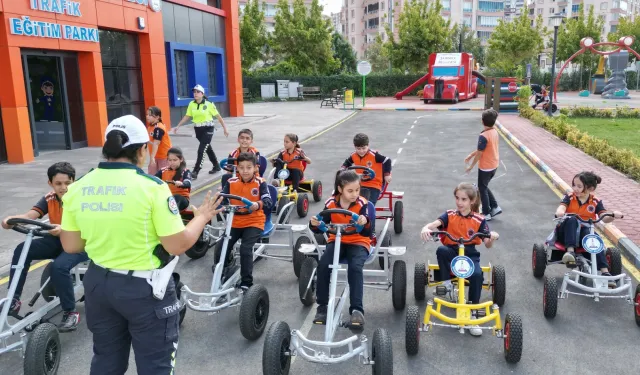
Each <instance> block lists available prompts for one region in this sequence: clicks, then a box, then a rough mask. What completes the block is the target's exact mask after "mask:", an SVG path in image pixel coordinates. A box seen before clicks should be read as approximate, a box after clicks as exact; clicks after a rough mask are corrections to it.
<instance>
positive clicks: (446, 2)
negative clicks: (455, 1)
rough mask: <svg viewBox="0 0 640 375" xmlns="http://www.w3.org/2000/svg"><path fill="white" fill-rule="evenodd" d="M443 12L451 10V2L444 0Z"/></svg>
mask: <svg viewBox="0 0 640 375" xmlns="http://www.w3.org/2000/svg"><path fill="white" fill-rule="evenodd" d="M442 10H451V0H442Z"/></svg>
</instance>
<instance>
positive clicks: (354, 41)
mask: <svg viewBox="0 0 640 375" xmlns="http://www.w3.org/2000/svg"><path fill="white" fill-rule="evenodd" d="M351 2H353V0H351ZM351 45H354V46H355V45H356V38H351Z"/></svg>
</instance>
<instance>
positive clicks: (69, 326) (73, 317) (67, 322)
mask: <svg viewBox="0 0 640 375" xmlns="http://www.w3.org/2000/svg"><path fill="white" fill-rule="evenodd" d="M78 323H80V313H79V312H77V311H65V312H64V314H63V315H62V321H61V322H60V324H59V325H58V331H60V332H70V331H75V330H76V328H78Z"/></svg>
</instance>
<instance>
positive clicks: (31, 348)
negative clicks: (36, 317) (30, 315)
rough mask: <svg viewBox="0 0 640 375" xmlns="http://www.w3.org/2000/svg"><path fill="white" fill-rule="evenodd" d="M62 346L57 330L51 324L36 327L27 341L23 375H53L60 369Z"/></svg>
mask: <svg viewBox="0 0 640 375" xmlns="http://www.w3.org/2000/svg"><path fill="white" fill-rule="evenodd" d="M61 354H62V346H61V345H60V336H59V334H58V329H57V328H56V326H55V325H53V324H51V323H42V324H40V325H38V326H37V327H36V328H35V329H34V330H33V332H31V335H30V336H29V340H28V341H27V348H26V350H25V352H24V375H53V374H56V373H57V372H58V368H59V367H60V355H61Z"/></svg>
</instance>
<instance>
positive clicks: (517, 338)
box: [504, 313, 523, 363]
mask: <svg viewBox="0 0 640 375" xmlns="http://www.w3.org/2000/svg"><path fill="white" fill-rule="evenodd" d="M522 335H523V331H522V319H521V318H520V315H518V314H514V313H509V314H507V316H506V317H505V319H504V358H505V359H506V360H507V362H509V363H518V362H520V357H522Z"/></svg>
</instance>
